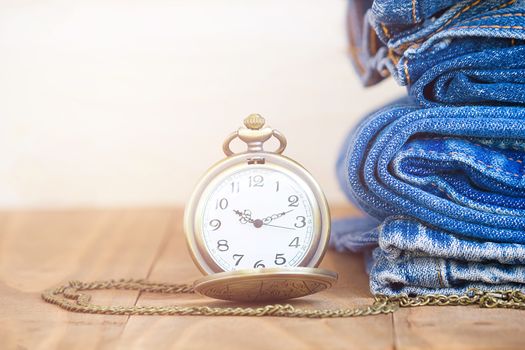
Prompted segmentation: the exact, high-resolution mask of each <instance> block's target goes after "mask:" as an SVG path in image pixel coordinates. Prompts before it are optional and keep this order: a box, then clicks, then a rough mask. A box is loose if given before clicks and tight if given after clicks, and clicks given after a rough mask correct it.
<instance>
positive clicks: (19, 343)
mask: <svg viewBox="0 0 525 350" xmlns="http://www.w3.org/2000/svg"><path fill="white" fill-rule="evenodd" d="M333 213H334V216H340V215H343V214H348V215H352V214H355V210H353V209H348V208H336V210H334V211H333ZM181 224H182V210H181V209H173V210H171V209H162V208H161V209H136V210H132V209H127V210H76V211H63V212H59V211H45V212H42V211H40V212H4V213H0V349H57V348H58V349H75V348H78V349H84V348H108V349H109V348H111V349H113V348H120V349H145V348H154V349H210V348H213V349H236V348H247V349H268V348H286V349H394V348H395V349H521V348H522V347H523V346H522V337H521V334H522V333H523V331H524V330H525V325H523V322H520V321H521V320H522V319H523V315H524V314H523V312H520V311H514V310H481V309H477V308H470V307H469V308H464V307H441V308H439V307H424V308H418V309H402V310H399V311H398V312H397V313H396V314H395V315H381V316H375V317H367V318H354V319H334V320H328V319H323V320H307V319H286V318H241V317H203V316H194V317H162V316H133V317H129V318H128V317H126V316H102V315H85V314H74V313H69V312H66V311H63V310H61V309H58V308H57V307H55V306H53V305H48V304H46V303H44V302H43V301H42V300H41V299H40V292H41V291H42V290H44V289H46V288H49V287H53V286H56V285H58V284H62V283H64V282H66V281H68V280H70V279H79V280H93V279H108V278H120V277H134V278H149V279H150V280H156V281H166V282H186V283H191V282H192V281H193V280H194V279H195V278H197V277H199V276H200V275H201V274H200V272H199V271H198V270H197V269H196V267H195V266H194V265H193V262H192V261H191V259H190V257H189V255H188V252H187V250H186V246H185V242H184V237H183V233H182V227H181ZM322 266H323V267H325V268H328V269H331V270H336V271H337V272H339V274H340V281H339V283H338V284H337V286H336V287H334V288H333V289H331V290H329V291H326V292H323V293H319V294H317V295H313V296H309V297H306V298H303V299H300V300H296V301H293V304H294V306H296V307H302V308H339V307H352V306H356V305H364V304H368V303H369V302H370V301H371V298H370V293H369V289H368V278H367V276H366V274H365V273H364V267H363V263H362V258H361V257H360V256H359V255H353V256H350V255H343V254H338V253H335V252H329V253H328V254H327V256H326V258H325V260H324V261H323V264H322ZM94 294H95V295H94V296H95V300H94V301H95V302H97V303H100V304H120V305H134V304H138V305H174V304H181V305H190V304H191V305H213V306H216V305H221V306H223V305H231V304H229V303H228V302H222V301H214V300H211V299H205V298H203V297H200V296H198V295H185V296H177V297H173V296H163V295H154V294H149V293H144V294H138V293H135V292H125V291H118V292H110V291H104V292H98V293H94Z"/></svg>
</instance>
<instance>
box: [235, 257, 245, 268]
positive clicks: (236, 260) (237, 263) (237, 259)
mask: <svg viewBox="0 0 525 350" xmlns="http://www.w3.org/2000/svg"><path fill="white" fill-rule="evenodd" d="M242 258H244V255H243V254H233V260H235V266H238V265H239V263H240V262H241V260H242Z"/></svg>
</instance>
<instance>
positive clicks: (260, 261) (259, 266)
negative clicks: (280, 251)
mask: <svg viewBox="0 0 525 350" xmlns="http://www.w3.org/2000/svg"><path fill="white" fill-rule="evenodd" d="M253 267H254V268H256V269H257V268H261V267H266V265H264V264H263V261H262V260H258V261H256V262H255V264H253Z"/></svg>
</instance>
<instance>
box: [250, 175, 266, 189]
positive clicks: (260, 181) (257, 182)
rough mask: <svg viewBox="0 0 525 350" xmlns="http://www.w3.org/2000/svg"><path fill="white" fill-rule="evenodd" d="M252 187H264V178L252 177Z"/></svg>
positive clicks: (259, 176)
mask: <svg viewBox="0 0 525 350" xmlns="http://www.w3.org/2000/svg"><path fill="white" fill-rule="evenodd" d="M249 180H250V187H263V186H264V178H263V177H262V176H261V175H255V176H250V179H249Z"/></svg>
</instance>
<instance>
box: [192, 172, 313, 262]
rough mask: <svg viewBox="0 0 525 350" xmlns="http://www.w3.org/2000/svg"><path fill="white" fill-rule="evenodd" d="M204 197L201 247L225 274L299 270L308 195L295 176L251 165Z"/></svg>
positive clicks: (309, 218) (309, 233)
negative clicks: (269, 270) (269, 268)
mask: <svg viewBox="0 0 525 350" xmlns="http://www.w3.org/2000/svg"><path fill="white" fill-rule="evenodd" d="M207 193H208V195H207V198H202V200H204V201H205V204H204V206H203V212H202V218H203V221H202V227H201V232H202V238H203V243H204V245H205V249H206V251H207V252H208V254H209V255H210V256H211V258H212V259H213V260H214V262H215V263H216V264H217V265H218V266H219V267H220V268H221V269H223V270H224V271H232V270H237V269H246V268H263V267H293V266H299V264H300V263H301V262H302V261H303V260H304V259H305V257H306V256H307V254H308V252H309V251H310V248H311V247H312V244H313V242H312V241H313V237H314V227H315V222H314V220H315V216H314V214H313V212H314V208H313V207H312V203H310V200H309V197H312V196H311V193H312V192H311V190H310V188H309V187H308V185H307V184H306V183H305V182H303V181H302V180H301V179H300V178H299V177H297V176H294V175H293V174H289V173H288V172H284V171H280V170H278V169H274V168H269V167H264V166H259V165H251V166H248V167H245V168H243V169H242V170H238V171H236V172H234V173H230V174H228V175H225V176H224V175H223V176H222V177H220V178H219V179H218V181H215V182H214V185H213V188H210V190H209V191H207Z"/></svg>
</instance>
